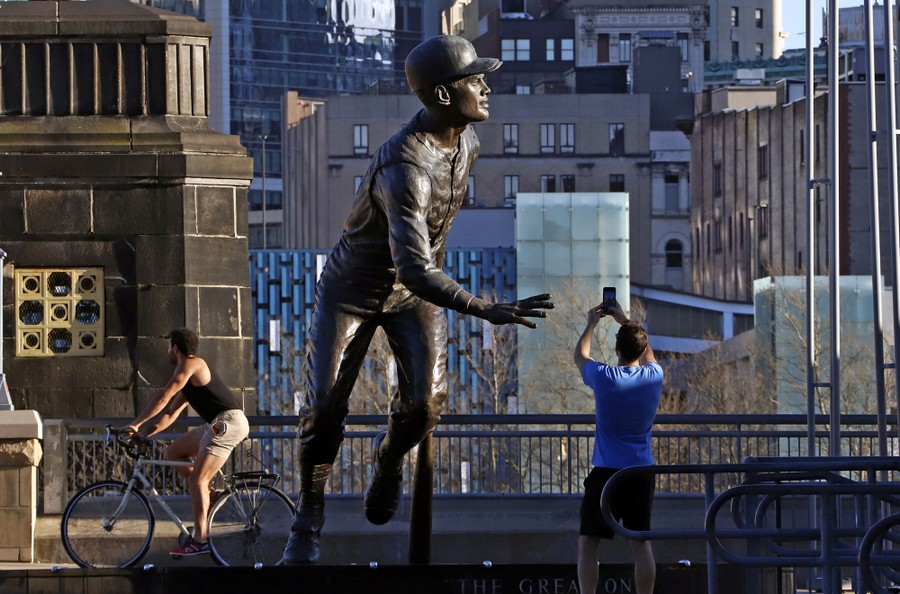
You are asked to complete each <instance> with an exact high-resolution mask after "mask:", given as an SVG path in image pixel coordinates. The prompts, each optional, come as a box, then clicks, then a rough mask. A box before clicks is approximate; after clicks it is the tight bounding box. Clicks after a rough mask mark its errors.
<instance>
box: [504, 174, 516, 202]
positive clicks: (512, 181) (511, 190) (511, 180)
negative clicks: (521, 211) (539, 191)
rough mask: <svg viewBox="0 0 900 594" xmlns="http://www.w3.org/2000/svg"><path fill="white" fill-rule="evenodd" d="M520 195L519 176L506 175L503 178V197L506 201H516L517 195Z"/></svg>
mask: <svg viewBox="0 0 900 594" xmlns="http://www.w3.org/2000/svg"><path fill="white" fill-rule="evenodd" d="M518 193H519V176H518V175H504V176H503V197H504V198H505V199H506V200H515V199H516V194H518Z"/></svg>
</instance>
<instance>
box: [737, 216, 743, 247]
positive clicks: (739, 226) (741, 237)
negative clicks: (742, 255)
mask: <svg viewBox="0 0 900 594" xmlns="http://www.w3.org/2000/svg"><path fill="white" fill-rule="evenodd" d="M738 229H739V230H740V242H741V247H744V213H741V214H740V215H739V216H738Z"/></svg>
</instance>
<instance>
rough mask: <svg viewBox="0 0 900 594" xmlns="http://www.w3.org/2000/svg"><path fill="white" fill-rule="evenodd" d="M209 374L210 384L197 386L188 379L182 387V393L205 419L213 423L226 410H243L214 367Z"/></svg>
mask: <svg viewBox="0 0 900 594" xmlns="http://www.w3.org/2000/svg"><path fill="white" fill-rule="evenodd" d="M209 374H210V376H211V377H210V380H209V383H208V384H206V385H204V386H195V385H194V384H192V383H191V382H190V381H188V383H186V384H185V385H184V387H183V388H182V389H181V393H182V394H184V397H185V398H187V401H188V404H190V405H191V406H192V407H193V409H194V410H195V411H197V414H198V415H200V417H201V418H202V419H203V420H204V421H206V422H207V423H212V422H213V419H215V418H216V416H217V415H218V414H219V413H222V412H225V411H226V410H234V409H238V410H241V403H240V402H239V401H238V399H237V396H235V395H234V394H233V393H232V392H231V390H229V389H228V386H226V385H225V382H223V381H222V380H221V379H220V378H219V376H218V375H216V373H215V372H214V371H213V370H212V369H210V370H209Z"/></svg>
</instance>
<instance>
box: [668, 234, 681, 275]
mask: <svg viewBox="0 0 900 594" xmlns="http://www.w3.org/2000/svg"><path fill="white" fill-rule="evenodd" d="M683 258H684V246H682V245H681V242H680V241H678V240H677V239H670V240H669V241H667V242H666V268H681V265H682V260H683Z"/></svg>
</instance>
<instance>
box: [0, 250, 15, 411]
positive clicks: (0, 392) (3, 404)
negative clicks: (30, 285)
mask: <svg viewBox="0 0 900 594" xmlns="http://www.w3.org/2000/svg"><path fill="white" fill-rule="evenodd" d="M5 259H6V252H4V251H3V250H0V410H14V409H15V407H14V406H13V403H12V398H10V396H9V388H8V387H7V386H6V375H4V374H3V261H4V260H5Z"/></svg>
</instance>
